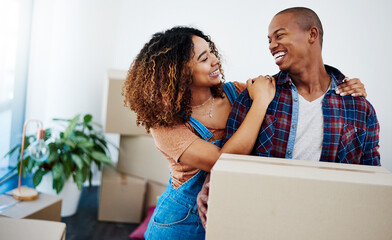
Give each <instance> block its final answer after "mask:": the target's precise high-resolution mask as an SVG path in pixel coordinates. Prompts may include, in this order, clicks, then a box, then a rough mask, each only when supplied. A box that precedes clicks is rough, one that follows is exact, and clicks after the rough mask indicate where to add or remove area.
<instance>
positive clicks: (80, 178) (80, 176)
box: [74, 171, 84, 190]
mask: <svg viewBox="0 0 392 240" xmlns="http://www.w3.org/2000/svg"><path fill="white" fill-rule="evenodd" d="M74 181H75V182H76V185H77V186H78V189H79V190H82V188H83V182H84V180H83V172H82V171H76V172H75V175H74Z"/></svg>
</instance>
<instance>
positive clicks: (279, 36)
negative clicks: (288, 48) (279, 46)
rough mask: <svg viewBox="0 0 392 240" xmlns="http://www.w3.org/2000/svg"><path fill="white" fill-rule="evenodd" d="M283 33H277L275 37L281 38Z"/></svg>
mask: <svg viewBox="0 0 392 240" xmlns="http://www.w3.org/2000/svg"><path fill="white" fill-rule="evenodd" d="M283 35H284V34H278V35H276V38H278V39H280V38H282V36H283Z"/></svg>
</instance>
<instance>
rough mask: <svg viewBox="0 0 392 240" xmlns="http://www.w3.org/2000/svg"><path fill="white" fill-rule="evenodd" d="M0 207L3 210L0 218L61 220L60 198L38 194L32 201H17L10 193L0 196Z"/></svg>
mask: <svg viewBox="0 0 392 240" xmlns="http://www.w3.org/2000/svg"><path fill="white" fill-rule="evenodd" d="M0 206H4V207H5V208H4V209H3V210H2V211H1V212H0V216H3V217H10V218H28V219H40V220H50V221H60V220H61V215H60V214H61V198H59V197H58V196H53V195H49V194H45V193H39V195H38V199H36V200H33V201H19V200H16V199H14V198H13V197H12V194H11V193H7V194H2V195H0Z"/></svg>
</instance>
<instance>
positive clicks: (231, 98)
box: [223, 82, 238, 105]
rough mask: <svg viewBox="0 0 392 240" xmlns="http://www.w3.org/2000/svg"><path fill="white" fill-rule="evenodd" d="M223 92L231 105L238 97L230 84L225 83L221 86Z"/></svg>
mask: <svg viewBox="0 0 392 240" xmlns="http://www.w3.org/2000/svg"><path fill="white" fill-rule="evenodd" d="M223 91H225V93H226V96H227V97H228V98H229V101H230V103H231V105H233V103H234V101H235V100H236V99H237V97H238V92H237V89H236V88H235V86H234V84H233V83H232V82H227V83H224V84H223Z"/></svg>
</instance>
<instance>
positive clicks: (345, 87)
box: [336, 77, 367, 98]
mask: <svg viewBox="0 0 392 240" xmlns="http://www.w3.org/2000/svg"><path fill="white" fill-rule="evenodd" d="M336 94H339V95H340V96H347V95H351V96H353V97H365V98H366V97H367V93H366V89H365V85H364V84H363V83H362V82H361V80H359V78H351V79H350V78H347V77H346V78H345V79H344V80H343V83H342V84H340V85H339V86H338V88H337V90H336Z"/></svg>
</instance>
